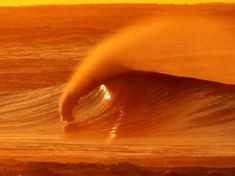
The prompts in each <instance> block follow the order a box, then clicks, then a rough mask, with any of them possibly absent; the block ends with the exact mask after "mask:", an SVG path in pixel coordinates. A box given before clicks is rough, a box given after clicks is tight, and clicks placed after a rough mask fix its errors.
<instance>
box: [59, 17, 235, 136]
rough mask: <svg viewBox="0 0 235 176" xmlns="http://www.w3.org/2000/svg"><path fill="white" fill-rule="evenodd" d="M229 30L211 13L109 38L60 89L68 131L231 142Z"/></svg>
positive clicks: (234, 117) (233, 94)
mask: <svg viewBox="0 0 235 176" xmlns="http://www.w3.org/2000/svg"><path fill="white" fill-rule="evenodd" d="M233 29H234V25H233V24H231V23H230V22H229V20H226V19H225V18H223V19H222V18H220V17H216V16H210V15H207V16H190V17H182V16H179V17H161V18H157V19H153V20H151V21H150V22H146V23H142V24H138V25H135V26H132V27H129V28H127V29H124V30H122V31H121V32H120V33H118V34H116V35H114V36H111V37H110V38H109V39H107V40H105V41H104V42H102V43H101V44H99V45H98V46H97V47H96V48H95V49H94V50H93V51H92V52H91V53H90V54H89V56H88V57H87V58H85V59H84V62H83V63H82V64H81V65H80V66H79V67H78V69H77V71H76V73H75V74H74V75H73V77H72V79H71V81H70V82H69V84H68V86H67V87H66V88H65V89H64V92H63V95H62V96H61V100H60V104H59V110H60V113H61V116H62V120H64V121H66V122H67V123H66V126H65V131H66V132H72V133H76V134H79V136H80V137H82V136H88V135H89V137H90V138H92V137H93V138H96V137H101V136H102V137H105V136H106V137H107V136H108V138H109V140H112V139H115V138H126V137H133V138H136V137H137V138H138V137H156V136H179V135H185V136H187V135H196V136H205V137H211V138H213V137H214V136H217V137H218V136H225V137H228V139H231V135H232V136H234V134H235V128H234V123H235V86H234V84H235V77H234V75H235V74H234V70H235V69H234V65H235V50H234V46H235V36H234V30H233ZM199 134H200V135H199ZM228 134H229V135H228Z"/></svg>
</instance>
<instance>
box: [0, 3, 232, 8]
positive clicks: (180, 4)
mask: <svg viewBox="0 0 235 176" xmlns="http://www.w3.org/2000/svg"><path fill="white" fill-rule="evenodd" d="M213 4H214V5H216V4H223V5H235V2H198V3H148V2H143V3H132V2H129V3H124V2H123V3H118V2H115V3H80V4H79V3H74V4H66V3H65V4H56V3H48V4H32V5H27V4H26V5H6V6H5V5H0V8H14V7H16V8H17V7H41V6H82V5H175V6H184V5H192V6H193V5H213Z"/></svg>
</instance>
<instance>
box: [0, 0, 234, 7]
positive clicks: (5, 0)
mask: <svg viewBox="0 0 235 176" xmlns="http://www.w3.org/2000/svg"><path fill="white" fill-rule="evenodd" d="M211 2H228V3H232V2H235V0H0V6H30V5H44V4H90V3H92V4H99V3H161V4H162V3H167V4H169V3H170V4H195V3H211Z"/></svg>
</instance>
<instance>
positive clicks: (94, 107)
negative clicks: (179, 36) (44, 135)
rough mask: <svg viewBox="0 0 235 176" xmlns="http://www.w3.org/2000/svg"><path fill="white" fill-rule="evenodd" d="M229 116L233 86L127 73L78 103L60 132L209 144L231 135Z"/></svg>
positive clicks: (233, 109)
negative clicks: (69, 120)
mask: <svg viewBox="0 0 235 176" xmlns="http://www.w3.org/2000/svg"><path fill="white" fill-rule="evenodd" d="M234 114H235V86H233V85H225V84H220V83H215V82H209V81H202V80H197V79H192V78H180V77H175V76H169V75H163V74H156V73H146V72H130V73H126V74H122V75H119V76H116V77H113V78H112V79H111V80H109V81H107V82H105V83H104V84H103V85H101V86H99V87H98V88H97V89H95V90H93V91H92V92H90V93H89V94H88V95H86V96H84V97H83V98H81V99H80V100H79V101H78V103H77V106H76V108H75V110H74V116H75V119H74V120H73V121H72V122H70V123H68V125H67V126H66V127H65V130H66V132H70V133H74V132H75V133H76V134H78V136H79V137H82V136H83V135H84V136H89V135H90V136H92V137H93V138H97V137H98V138H100V137H102V138H105V137H106V138H107V140H114V139H120V138H136V137H140V138H145V137H150V138H158V137H166V138H167V137H169V138H171V137H172V136H174V137H176V136H181V137H182V139H183V138H184V137H188V138H190V137H192V136H194V139H195V137H196V138H197V137H199V138H200V137H202V136H203V137H204V138H207V139H208V140H210V139H212V140H213V139H215V138H216V137H218V139H219V138H220V137H222V136H223V137H225V136H227V139H226V138H224V140H225V141H226V140H229V139H232V138H234V135H235V128H234V123H235V116H234ZM92 137H91V138H92ZM195 140H196V139H195ZM165 141H168V140H167V139H165ZM179 141H180V139H179ZM208 142H209V141H208ZM231 142H232V141H231Z"/></svg>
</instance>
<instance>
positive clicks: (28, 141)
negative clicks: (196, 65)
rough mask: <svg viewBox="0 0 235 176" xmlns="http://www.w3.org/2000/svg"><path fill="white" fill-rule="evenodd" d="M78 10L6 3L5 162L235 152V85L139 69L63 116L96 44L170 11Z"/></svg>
mask: <svg viewBox="0 0 235 176" xmlns="http://www.w3.org/2000/svg"><path fill="white" fill-rule="evenodd" d="M70 8H71V9H69V7H47V8H46V7H37V8H18V9H14V8H9V9H8V8H1V13H0V17H1V18H0V20H1V21H2V25H1V26H0V31H1V33H0V80H1V82H0V159H6V158H13V159H20V160H38V161H45V160H46V161H62V162H77V161H96V162H99V161H116V160H125V161H129V160H130V158H131V160H134V159H141V158H145V159H154V158H159V157H182V156H184V157H218V156H220V157H233V156H234V155H235V143H234V137H235V125H234V123H235V86H234V85H226V84H222V83H215V82H210V81H205V80H204V81H203V80H198V79H194V78H184V77H176V76H170V75H165V74H159V73H147V72H143V71H133V72H130V73H124V74H122V75H119V76H116V77H113V78H112V79H109V80H106V81H105V82H103V83H102V84H100V85H98V86H96V87H95V88H94V89H93V90H92V91H91V92H90V93H89V94H88V95H86V96H84V97H82V98H81V99H79V100H78V101H77V105H76V109H75V112H74V113H75V115H74V116H75V119H74V120H73V121H72V122H67V123H65V122H62V121H61V119H60V116H59V113H58V103H59V97H60V95H61V93H62V91H63V89H64V88H65V87H66V85H67V81H68V80H69V77H70V75H71V73H72V72H73V71H74V70H75V69H76V68H77V65H79V64H80V63H81V62H82V61H83V58H84V57H86V56H87V54H88V53H89V52H90V51H91V50H92V48H94V47H95V45H96V44H97V43H99V42H100V41H102V40H103V39H104V38H106V37H108V36H110V35H111V34H112V33H113V32H115V30H117V29H118V28H120V27H121V26H125V25H126V24H129V23H134V22H135V21H136V19H138V18H140V17H143V16H146V14H147V15H150V14H151V15H152V14H155V15H156V14H158V13H160V12H161V13H163V14H164V13H168V12H169V10H166V9H167V8H166V7H165V8H166V9H165V8H163V9H164V10H162V9H161V8H160V7H158V6H156V7H155V9H154V8H153V7H151V8H150V7H149V6H147V7H145V8H143V9H142V11H141V10H140V9H138V8H137V9H136V11H134V10H133V11H131V12H129V13H128V12H125V13H124V14H122V15H121V17H120V14H121V12H122V11H123V10H122V9H123V8H130V7H129V6H127V7H126V6H124V7H118V8H116V7H115V8H114V7H112V8H113V9H114V10H115V11H113V9H112V8H110V9H109V8H106V7H102V6H101V7H99V8H97V9H98V10H97V9H96V8H94V7H93V6H92V7H70ZM168 8H169V7H168ZM223 8H225V7H223ZM230 8H231V7H229V8H228V9H230ZM95 9H96V10H95ZM99 9H101V10H103V11H102V13H101V12H100V11H101V10H100V11H99ZM159 9H161V10H159ZM176 9H177V8H176ZM202 9H203V8H202ZM215 9H217V7H216V8H215ZM225 9H226V8H225ZM79 10H80V11H79ZM170 11H171V10H170ZM176 11H177V10H176ZM202 11H203V10H202ZM42 12H43V13H42ZM52 12H55V13H57V14H59V15H58V16H56V15H55V14H54V13H52ZM58 12H60V13H58ZM134 12H135V13H134ZM223 14H224V12H223ZM47 16H48V17H47ZM94 17H97V20H94ZM118 17H120V18H118ZM111 19H112V20H111Z"/></svg>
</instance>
